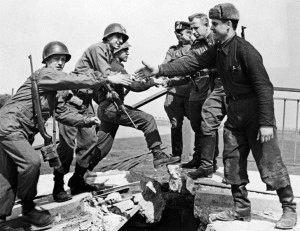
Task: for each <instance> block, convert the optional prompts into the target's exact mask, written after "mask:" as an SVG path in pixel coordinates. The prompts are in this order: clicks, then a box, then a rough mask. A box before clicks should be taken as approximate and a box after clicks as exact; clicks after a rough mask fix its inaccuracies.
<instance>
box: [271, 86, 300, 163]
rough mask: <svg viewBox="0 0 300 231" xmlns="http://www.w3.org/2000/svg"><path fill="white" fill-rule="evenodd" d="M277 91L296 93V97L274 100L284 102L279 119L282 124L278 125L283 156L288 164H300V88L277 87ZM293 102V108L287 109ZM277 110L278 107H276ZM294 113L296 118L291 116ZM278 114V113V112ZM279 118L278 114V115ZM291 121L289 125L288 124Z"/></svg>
mask: <svg viewBox="0 0 300 231" xmlns="http://www.w3.org/2000/svg"><path fill="white" fill-rule="evenodd" d="M274 90H275V92H287V93H296V94H297V95H296V96H295V97H294V98H290V97H274V102H279V103H280V102H282V104H283V105H282V108H283V109H282V116H280V115H279V117H282V118H281V119H282V120H281V121H278V122H279V124H280V123H281V126H279V127H278V142H279V145H280V149H281V152H282V157H283V159H284V161H285V163H286V164H287V165H293V166H300V134H299V133H300V130H299V102H300V89H297V88H282V87H275V88H274ZM298 93H299V94H298ZM289 103H290V104H292V105H293V106H292V107H291V109H289V110H288V109H287V105H288V104H289ZM275 111H276V107H275ZM279 113H280V110H279ZM293 114H294V116H295V117H294V118H295V121H294V122H293V119H294V118H291V117H292V116H293ZM276 115H278V113H277V114H276ZM288 117H289V118H288ZM276 118H277V116H276ZM287 122H289V126H287V125H286V124H287Z"/></svg>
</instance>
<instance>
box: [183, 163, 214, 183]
mask: <svg viewBox="0 0 300 231" xmlns="http://www.w3.org/2000/svg"><path fill="white" fill-rule="evenodd" d="M187 175H188V176H189V177H191V178H192V179H193V180H196V179H197V178H212V175H213V167H209V168H204V167H202V166H200V167H199V168H198V169H197V170H196V171H193V172H188V174H187Z"/></svg>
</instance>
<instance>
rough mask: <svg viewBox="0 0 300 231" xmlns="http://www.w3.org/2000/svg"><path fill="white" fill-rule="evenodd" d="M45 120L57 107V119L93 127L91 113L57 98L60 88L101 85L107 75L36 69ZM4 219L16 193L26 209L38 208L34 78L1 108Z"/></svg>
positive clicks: (0, 166)
mask: <svg viewBox="0 0 300 231" xmlns="http://www.w3.org/2000/svg"><path fill="white" fill-rule="evenodd" d="M35 74H36V78H37V82H38V86H39V92H40V98H41V106H42V111H43V112H44V113H43V116H44V119H45V121H46V120H47V119H48V118H49V117H50V115H51V113H52V112H53V110H54V109H55V117H56V119H57V120H58V121H59V122H61V123H64V124H67V125H69V126H76V127H84V126H90V125H89V123H88V121H89V120H88V118H89V117H87V116H83V115H80V114H77V113H74V112H73V111H72V110H70V109H69V108H67V107H65V105H64V100H63V99H62V98H61V97H59V98H57V97H56V93H57V91H58V90H64V89H76V88H95V87H96V88H99V87H100V86H101V84H103V82H104V78H103V77H102V75H101V74H100V73H99V72H87V73H86V74H85V75H79V74H76V73H72V74H66V73H63V72H61V71H55V70H53V69H50V68H42V69H39V70H38V71H36V72H35ZM0 120H1V124H0V149H1V153H0V159H1V160H0V204H1V207H0V218H1V219H2V217H3V218H4V219H5V217H6V216H9V215H10V213H11V211H12V208H13V205H14V200H15V197H16V194H17V195H18V198H20V199H21V201H22V205H23V211H24V209H26V210H27V211H28V210H30V209H32V208H33V207H34V203H33V200H34V198H35V196H36V194H37V182H38V178H39V174H40V169H39V168H40V165H41V163H40V153H39V152H38V151H36V150H34V149H33V147H32V146H31V143H30V142H31V141H32V140H33V139H32V138H33V137H34V135H35V134H36V133H37V132H38V130H37V126H36V123H35V116H34V112H33V105H32V93H31V80H30V78H28V79H27V80H26V82H25V83H24V84H23V85H22V86H21V87H20V88H19V90H18V91H17V92H16V94H15V95H14V96H13V97H12V98H11V99H10V100H9V101H8V102H7V103H6V104H5V105H4V106H3V107H2V108H1V109H0Z"/></svg>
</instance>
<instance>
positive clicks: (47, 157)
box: [41, 144, 61, 168]
mask: <svg viewBox="0 0 300 231" xmlns="http://www.w3.org/2000/svg"><path fill="white" fill-rule="evenodd" d="M41 153H42V156H43V160H44V161H45V162H46V161H48V162H49V165H50V167H55V168H58V167H60V166H61V162H60V159H59V156H58V154H57V151H56V145H55V144H49V145H47V146H44V147H42V148H41Z"/></svg>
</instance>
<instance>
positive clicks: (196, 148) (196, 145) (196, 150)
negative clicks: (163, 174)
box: [180, 133, 201, 168]
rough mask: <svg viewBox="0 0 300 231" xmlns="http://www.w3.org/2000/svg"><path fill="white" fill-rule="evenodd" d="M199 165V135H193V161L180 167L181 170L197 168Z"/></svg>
mask: <svg viewBox="0 0 300 231" xmlns="http://www.w3.org/2000/svg"><path fill="white" fill-rule="evenodd" d="M200 165H201V135H200V134H198V133H195V142H194V154H193V159H192V160H190V161H189V162H187V163H183V164H181V165H180V167H181V168H199V167H200Z"/></svg>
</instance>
